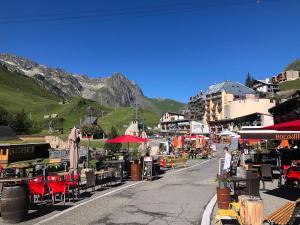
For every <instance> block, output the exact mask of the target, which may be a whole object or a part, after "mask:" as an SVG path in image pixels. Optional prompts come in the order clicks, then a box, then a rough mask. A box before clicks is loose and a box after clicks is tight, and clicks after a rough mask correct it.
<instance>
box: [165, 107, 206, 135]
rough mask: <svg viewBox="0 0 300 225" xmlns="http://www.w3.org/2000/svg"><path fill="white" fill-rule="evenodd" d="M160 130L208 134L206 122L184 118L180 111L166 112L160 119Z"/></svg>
mask: <svg viewBox="0 0 300 225" xmlns="http://www.w3.org/2000/svg"><path fill="white" fill-rule="evenodd" d="M159 127H160V131H161V132H162V133H182V134H186V133H189V134H208V133H209V128H208V125H207V124H204V123H201V122H199V121H196V120H191V119H185V118H184V116H183V115H182V114H180V113H173V112H166V113H164V114H163V115H162V117H161V119H160V124H159Z"/></svg>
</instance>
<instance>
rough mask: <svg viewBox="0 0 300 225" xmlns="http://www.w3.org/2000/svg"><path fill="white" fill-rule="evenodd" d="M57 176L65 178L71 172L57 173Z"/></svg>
mask: <svg viewBox="0 0 300 225" xmlns="http://www.w3.org/2000/svg"><path fill="white" fill-rule="evenodd" d="M56 174H57V175H58V176H60V177H65V176H66V175H68V174H69V172H67V171H62V172H57V173H56Z"/></svg>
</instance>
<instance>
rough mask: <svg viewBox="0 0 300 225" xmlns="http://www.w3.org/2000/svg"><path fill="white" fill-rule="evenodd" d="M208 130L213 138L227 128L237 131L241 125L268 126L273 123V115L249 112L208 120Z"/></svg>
mask: <svg viewBox="0 0 300 225" xmlns="http://www.w3.org/2000/svg"><path fill="white" fill-rule="evenodd" d="M208 124H209V131H210V134H211V136H212V138H213V139H214V138H215V137H216V136H217V135H218V134H219V133H221V132H223V131H225V130H229V131H233V132H238V131H239V130H240V129H241V128H242V127H243V126H270V125H273V124H274V122H273V116H272V115H270V114H264V113H251V114H248V115H244V116H241V117H237V118H234V119H224V120H217V121H210V122H209V123H208Z"/></svg>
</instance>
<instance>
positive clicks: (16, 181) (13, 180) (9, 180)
mask: <svg viewBox="0 0 300 225" xmlns="http://www.w3.org/2000/svg"><path fill="white" fill-rule="evenodd" d="M35 178H36V177H5V178H0V183H4V184H8V185H9V186H11V185H16V184H20V183H22V182H27V181H29V180H32V179H35Z"/></svg>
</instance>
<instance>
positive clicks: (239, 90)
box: [205, 81, 255, 96]
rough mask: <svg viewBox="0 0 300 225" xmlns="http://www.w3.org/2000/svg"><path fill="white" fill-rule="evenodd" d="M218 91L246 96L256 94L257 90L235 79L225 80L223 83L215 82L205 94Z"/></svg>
mask: <svg viewBox="0 0 300 225" xmlns="http://www.w3.org/2000/svg"><path fill="white" fill-rule="evenodd" d="M218 92H226V93H228V94H233V95H238V96H245V95H246V94H255V91H254V90H253V89H251V88H248V87H246V86H245V85H243V84H241V83H239V82H234V81H224V82H222V83H218V84H214V85H212V86H210V87H209V88H208V90H207V91H206V93H205V94H206V95H211V94H215V93H218Z"/></svg>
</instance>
